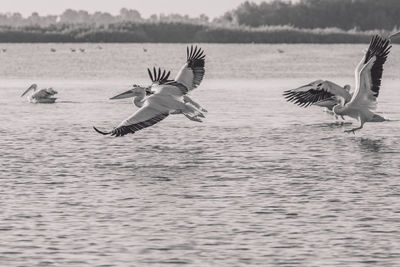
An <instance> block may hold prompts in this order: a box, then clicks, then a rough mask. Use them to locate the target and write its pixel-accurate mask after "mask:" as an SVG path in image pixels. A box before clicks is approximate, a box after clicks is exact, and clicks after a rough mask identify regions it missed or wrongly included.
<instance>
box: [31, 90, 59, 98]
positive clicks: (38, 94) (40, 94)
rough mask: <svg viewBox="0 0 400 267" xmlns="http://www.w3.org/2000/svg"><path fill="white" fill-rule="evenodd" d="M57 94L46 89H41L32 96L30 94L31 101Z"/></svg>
mask: <svg viewBox="0 0 400 267" xmlns="http://www.w3.org/2000/svg"><path fill="white" fill-rule="evenodd" d="M56 93H57V92H56V91H49V90H47V89H41V90H39V91H37V92H35V93H34V94H32V98H33V99H43V98H50V97H52V96H53V95H55V94H56Z"/></svg>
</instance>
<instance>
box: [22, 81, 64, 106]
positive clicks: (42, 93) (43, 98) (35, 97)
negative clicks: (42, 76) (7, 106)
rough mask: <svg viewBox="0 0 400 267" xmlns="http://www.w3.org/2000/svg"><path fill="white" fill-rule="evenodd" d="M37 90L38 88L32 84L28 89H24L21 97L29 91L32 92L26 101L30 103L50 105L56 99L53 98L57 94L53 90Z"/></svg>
mask: <svg viewBox="0 0 400 267" xmlns="http://www.w3.org/2000/svg"><path fill="white" fill-rule="evenodd" d="M37 88H38V87H37V85H36V84H32V85H31V86H30V87H29V88H28V89H26V91H25V92H24V93H23V94H22V95H21V97H23V96H24V95H26V94H27V93H28V92H29V91H32V93H31V94H30V95H29V96H28V101H29V102H31V103H46V104H52V103H54V102H55V101H56V99H57V98H55V97H53V96H54V95H55V94H57V91H55V90H54V89H53V88H46V89H41V90H39V91H36V90H37Z"/></svg>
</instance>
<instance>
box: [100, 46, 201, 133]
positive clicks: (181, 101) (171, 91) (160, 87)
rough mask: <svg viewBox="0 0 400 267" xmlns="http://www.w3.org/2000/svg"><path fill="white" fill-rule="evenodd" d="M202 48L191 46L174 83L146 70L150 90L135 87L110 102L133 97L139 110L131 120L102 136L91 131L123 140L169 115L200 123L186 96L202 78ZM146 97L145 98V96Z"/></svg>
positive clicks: (159, 73) (197, 111) (165, 75)
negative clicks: (127, 135) (119, 137)
mask: <svg viewBox="0 0 400 267" xmlns="http://www.w3.org/2000/svg"><path fill="white" fill-rule="evenodd" d="M203 53H204V51H203V50H202V49H201V48H199V49H198V48H197V47H194V48H193V46H191V48H190V49H189V47H188V48H187V58H186V63H185V64H184V65H183V66H182V68H181V70H180V71H179V73H178V75H177V76H176V77H175V80H168V77H169V74H170V72H168V73H166V71H165V70H164V71H163V72H162V71H161V69H158V72H157V70H156V69H155V68H153V73H152V72H151V71H150V69H148V73H149V76H150V79H151V80H152V82H153V84H152V85H151V86H150V87H141V86H137V85H134V86H133V88H132V89H130V90H129V91H127V92H124V93H122V94H119V95H117V96H114V97H112V98H111V99H122V98H129V97H135V99H134V103H135V105H136V106H138V107H140V109H139V110H137V111H136V112H135V113H134V114H133V115H132V116H130V117H129V118H127V119H126V120H124V121H122V122H121V123H120V124H119V125H118V126H117V127H116V128H115V129H113V130H111V131H109V132H103V131H100V130H98V129H97V128H96V127H94V129H95V130H96V131H97V132H98V133H100V134H103V135H112V136H123V135H126V134H128V133H135V132H137V131H139V130H142V129H144V128H147V127H150V126H152V125H154V124H156V123H158V122H160V121H162V120H164V119H165V118H167V117H168V116H169V115H170V114H180V113H182V114H184V115H185V116H186V117H187V118H189V119H191V120H194V121H200V122H201V119H200V118H201V117H204V114H203V113H202V112H206V110H204V109H202V108H201V110H200V109H198V108H196V107H195V105H194V104H193V102H194V101H192V100H191V99H190V98H189V97H188V96H187V94H188V93H189V92H190V91H192V90H193V89H195V88H197V87H198V86H199V85H200V83H201V81H202V80H203V77H204V74H205V69H204V66H205V55H204V54H203ZM146 95H148V96H146Z"/></svg>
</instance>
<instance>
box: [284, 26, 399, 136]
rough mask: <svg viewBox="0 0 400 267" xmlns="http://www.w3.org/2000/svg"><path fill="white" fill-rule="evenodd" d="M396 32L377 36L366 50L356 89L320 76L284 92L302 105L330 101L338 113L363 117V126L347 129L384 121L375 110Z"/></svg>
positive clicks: (358, 72)
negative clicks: (344, 86) (385, 36)
mask: <svg viewBox="0 0 400 267" xmlns="http://www.w3.org/2000/svg"><path fill="white" fill-rule="evenodd" d="M397 35H399V33H396V34H393V35H391V36H389V37H388V38H384V37H381V36H378V35H376V36H374V37H373V38H372V40H371V42H370V45H369V47H368V49H367V50H366V52H365V54H364V56H363V58H362V59H361V61H360V63H359V64H358V65H357V67H356V69H355V90H354V92H353V93H349V92H348V91H347V90H346V89H345V88H342V87H340V86H338V85H336V84H334V83H332V82H329V81H322V80H318V81H316V82H313V83H310V84H308V85H305V86H302V87H299V88H297V89H293V90H288V91H285V92H284V96H285V98H286V100H287V101H290V102H294V103H295V104H298V105H299V106H303V107H307V106H310V105H319V106H322V105H321V103H324V102H325V103H329V104H327V105H326V107H327V108H330V109H332V111H333V112H334V114H336V115H338V116H342V117H343V116H349V117H352V118H355V119H357V120H359V121H360V126H359V127H357V128H354V129H351V130H348V131H345V132H353V133H354V132H355V131H356V130H360V129H362V128H363V125H364V123H366V122H382V121H385V119H384V118H383V117H382V116H380V115H378V114H376V113H374V112H373V111H374V110H375V109H376V107H377V97H378V95H379V91H380V86H381V78H382V73H383V65H384V63H385V62H386V59H387V56H388V54H389V52H390V48H391V45H390V41H391V38H393V37H394V36H397Z"/></svg>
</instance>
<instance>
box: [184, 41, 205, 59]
mask: <svg viewBox="0 0 400 267" xmlns="http://www.w3.org/2000/svg"><path fill="white" fill-rule="evenodd" d="M186 54H187V61H193V60H204V58H205V57H206V56H205V55H204V50H203V49H201V47H197V45H196V46H194V47H193V45H191V46H190V50H189V46H188V47H187V48H186Z"/></svg>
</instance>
